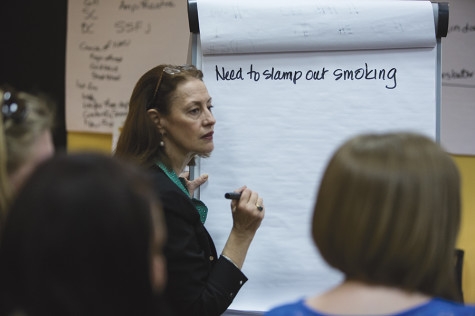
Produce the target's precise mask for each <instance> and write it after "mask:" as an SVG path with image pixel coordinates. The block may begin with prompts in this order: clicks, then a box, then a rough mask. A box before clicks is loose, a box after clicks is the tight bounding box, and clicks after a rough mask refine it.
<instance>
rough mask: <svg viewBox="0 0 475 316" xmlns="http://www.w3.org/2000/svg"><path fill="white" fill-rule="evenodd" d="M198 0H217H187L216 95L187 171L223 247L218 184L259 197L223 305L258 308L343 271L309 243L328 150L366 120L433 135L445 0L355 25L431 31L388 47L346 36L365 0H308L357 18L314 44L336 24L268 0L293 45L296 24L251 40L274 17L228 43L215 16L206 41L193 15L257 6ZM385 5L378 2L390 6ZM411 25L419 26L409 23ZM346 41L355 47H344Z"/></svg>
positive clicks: (239, 14)
mask: <svg viewBox="0 0 475 316" xmlns="http://www.w3.org/2000/svg"><path fill="white" fill-rule="evenodd" d="M299 1H305V0H299ZM204 2H207V4H206V5H208V4H209V3H210V2H213V0H206V1H205V0H201V1H189V7H188V10H189V12H188V13H189V26H190V31H191V32H192V42H193V46H192V56H193V57H192V61H193V63H194V64H195V65H196V66H197V67H198V68H201V69H203V72H204V74H205V77H204V81H205V83H206V85H207V87H208V90H209V92H210V95H211V96H212V97H213V102H215V100H216V104H215V109H214V111H215V112H214V113H215V116H216V119H217V124H216V127H215V151H214V152H213V154H212V156H211V157H210V158H207V159H202V160H201V161H199V163H198V165H197V167H196V168H195V170H193V171H194V173H203V172H204V173H208V174H209V180H208V183H206V184H205V185H203V187H202V188H201V192H200V193H199V194H200V195H201V197H202V198H203V200H204V202H205V203H206V204H207V205H208V207H209V209H210V215H209V216H208V220H207V223H206V227H207V229H208V230H209V231H210V233H211V235H212V236H213V239H214V240H215V242H216V245H217V248H218V249H222V246H223V241H225V240H226V238H227V234H228V233H229V229H230V228H231V225H232V222H231V215H230V213H229V210H228V209H229V201H225V200H224V198H223V195H224V192H227V191H231V190H233V189H235V188H237V187H239V186H240V185H243V184H246V185H248V186H249V187H250V188H251V189H253V190H256V191H257V192H259V194H260V195H261V196H263V197H264V204H265V205H266V218H265V219H264V222H263V224H262V226H261V228H260V229H259V231H258V233H257V235H256V238H255V240H254V241H253V245H251V249H250V250H249V253H248V259H247V261H246V264H245V266H244V273H246V275H248V276H249V279H250V281H249V282H248V283H247V284H246V285H245V287H244V288H243V289H242V291H241V293H239V295H238V296H237V297H236V299H235V301H234V303H233V305H231V309H232V311H228V313H238V311H239V313H244V312H249V313H259V312H263V311H265V310H267V309H269V308H270V307H272V306H274V305H276V304H278V303H282V302H288V301H290V300H295V299H298V298H301V297H302V296H305V295H314V294H316V293H318V292H321V291H324V290H326V289H328V288H329V287H331V286H332V285H335V284H337V283H338V282H340V280H341V275H340V274H339V273H338V272H337V271H334V270H332V269H331V268H330V267H328V266H326V264H325V262H324V261H323V260H322V259H321V258H320V257H318V255H317V254H315V253H316V249H315V247H314V246H313V244H312V242H311V238H310V232H309V230H310V220H311V212H312V207H313V201H314V200H315V194H316V191H317V189H318V184H319V179H320V177H321V173H322V172H323V170H324V167H325V165H326V162H327V160H328V159H329V158H330V156H331V154H332V151H333V150H334V149H336V148H337V146H338V145H339V144H340V143H341V142H342V141H343V140H344V139H345V138H347V137H349V136H351V135H353V134H355V133H359V132H361V131H375V132H379V131H389V130H398V129H408V128H409V129H412V130H415V131H418V132H421V133H425V134H427V135H428V136H430V137H432V138H433V139H435V140H437V141H438V140H439V139H440V129H439V125H440V120H439V117H440V86H441V81H440V76H441V68H440V65H441V53H440V45H441V42H440V38H441V37H445V36H446V34H447V26H448V5H447V4H445V3H433V4H431V3H427V2H425V1H424V2H425V3H421V2H420V1H413V3H414V6H417V7H421V6H424V7H423V8H422V9H424V10H423V14H424V17H425V18H427V4H428V5H429V11H430V12H429V15H430V16H429V18H430V19H431V21H429V23H428V22H427V21H425V24H424V23H422V22H421V25H403V24H401V23H399V22H398V19H397V18H396V19H395V20H394V21H395V22H394V21H393V20H392V22H391V23H392V24H391V27H392V28H389V29H388V28H385V27H386V26H387V25H384V23H383V22H385V21H383V22H382V21H381V20H378V19H375V21H371V23H370V25H364V26H363V27H362V28H361V29H364V30H365V31H364V32H366V30H369V31H372V30H376V33H375V34H374V36H375V37H378V36H379V37H381V38H383V40H384V38H385V37H386V38H388V37H390V35H394V36H395V37H396V36H399V35H400V33H405V34H406V35H407V34H409V35H411V36H412V35H413V33H414V34H416V33H417V32H416V31H417V30H418V31H420V30H419V29H418V28H419V27H420V28H421V29H422V30H424V31H423V32H422V33H424V32H426V33H427V32H430V34H429V36H428V37H425V36H422V37H421V40H422V42H424V43H423V44H420V46H417V45H419V44H414V45H416V46H411V47H409V48H406V47H402V46H397V45H398V44H397V43H396V44H395V43H393V42H397V40H396V39H394V41H393V38H391V41H388V42H389V45H392V46H390V47H389V49H386V48H384V47H383V46H381V43H372V44H371V45H374V46H372V47H370V48H366V47H364V46H361V45H360V43H359V42H358V41H355V42H351V40H352V39H353V36H354V35H355V34H356V33H358V32H359V31H360V28H359V25H357V23H356V22H354V21H357V17H359V16H365V14H366V16H376V15H374V14H369V13H368V12H370V13H373V12H372V11H371V5H370V4H369V2H365V4H364V5H365V6H363V5H362V4H361V3H363V2H364V1H355V2H346V3H348V6H344V7H340V4H341V2H338V1H329V2H327V3H326V4H325V1H319V2H318V5H317V7H312V10H314V11H315V12H316V14H320V15H319V16H318V18H319V19H322V20H324V19H328V20H326V21H327V22H328V21H329V20H331V18H332V16H333V15H334V16H335V17H338V18H339V20H343V21H346V20H345V19H343V18H342V16H341V14H347V15H345V17H348V18H349V19H354V20H352V21H353V22H351V21H350V22H348V23H347V24H345V25H342V26H341V28H340V29H339V36H346V35H348V37H346V38H344V40H343V41H341V38H338V39H337V40H335V41H334V42H330V44H328V46H325V45H326V44H323V46H321V47H319V48H318V49H315V50H312V47H310V46H311V45H312V40H311V39H312V36H315V34H317V36H315V38H320V37H324V36H325V35H327V34H328V33H329V32H330V31H331V30H330V31H327V30H325V32H322V33H321V34H320V33H319V27H328V25H327V24H328V23H326V22H325V23H323V22H322V24H321V25H320V26H314V25H310V23H307V20H304V18H308V10H299V8H294V9H292V10H290V11H289V12H287V11H286V10H285V9H287V7H285V8H284V6H287V5H291V4H288V3H286V2H285V1H278V0H275V1H274V2H275V3H274V2H273V3H272V4H273V6H272V10H274V11H273V13H275V14H278V15H279V17H280V18H281V19H280V20H278V21H279V25H274V26H275V28H276V29H277V30H275V34H280V33H278V32H279V30H280V29H286V28H287V29H292V28H293V27H295V34H298V35H296V37H297V36H300V38H299V39H297V42H298V41H300V42H298V43H297V44H295V46H298V45H301V46H298V50H297V51H296V52H294V51H292V49H294V47H295V46H294V45H293V44H285V43H287V42H286V41H288V40H290V41H292V40H293V39H292V34H290V36H287V35H288V34H286V35H285V36H287V37H285V38H284V35H283V38H282V41H276V42H277V43H275V42H271V41H269V42H266V41H265V37H263V38H259V39H258V40H255V39H251V40H247V36H246V34H252V33H256V34H257V33H260V34H262V33H266V32H269V33H272V31H274V30H271V27H270V26H272V23H275V21H277V20H276V19H270V20H271V21H267V22H268V23H267V24H265V25H264V26H261V27H260V28H256V29H255V30H252V29H251V31H249V30H244V31H243V32H246V31H247V32H249V33H244V35H241V36H237V39H236V40H232V41H229V42H227V43H224V44H223V43H221V42H219V41H218V40H220V39H222V33H221V30H220V29H219V27H220V26H223V28H224V27H226V26H227V25H218V26H216V27H215V28H214V29H212V28H211V29H212V32H215V33H213V34H211V36H210V34H209V33H208V34H207V35H208V37H207V40H206V41H202V40H203V35H204V28H202V27H203V26H206V27H207V29H206V30H207V31H208V32H209V31H210V28H209V24H208V25H200V23H201V22H203V20H200V19H199V18H203V16H211V15H213V14H214V15H215V16H217V17H218V18H220V17H221V16H224V17H225V18H227V19H228V20H227V21H226V20H225V19H224V20H223V21H225V22H223V23H229V24H232V23H240V22H241V20H245V19H246V18H248V17H251V18H252V15H253V12H254V11H253V10H254V8H255V7H252V8H248V7H245V5H244V4H242V3H243V2H246V3H250V2H249V1H241V2H239V3H238V2H232V1H231V0H229V1H227V2H226V4H224V3H223V2H221V3H220V4H218V5H225V6H226V5H229V7H228V8H230V9H231V10H234V11H233V13H232V14H231V15H230V16H229V15H226V14H227V12H225V10H224V9H223V8H218V9H216V10H206V8H205V6H201V7H200V4H203V3H204ZM231 2H232V4H230V3H231ZM297 2H298V1H297ZM396 2H401V3H402V2H403V1H387V3H388V5H395V6H398V4H396ZM416 2H419V3H417V4H416ZM262 3H263V2H259V4H257V3H254V4H252V5H253V6H254V5H256V6H259V5H261V6H262ZM264 3H265V2H264ZM277 3H278V5H277ZM307 3H309V2H308V1H307ZM322 3H323V4H322ZM270 5H271V3H269V9H271V8H270ZM319 5H320V6H319ZM374 5H375V6H376V5H383V4H381V2H378V4H376V2H374ZM281 6H282V9H281V10H280V11H279V8H281ZM200 8H201V9H200ZM276 8H277V9H276ZM225 9H227V8H225ZM257 9H262V7H260V8H257ZM257 9H256V10H257ZM276 10H277V11H276ZM349 11H351V12H349ZM390 11H391V10H385V14H389V13H388V12H390ZM198 12H199V13H200V15H202V16H201V17H199V16H198ZM342 12H343V13H342ZM265 13H266V12H264V14H263V15H266V14H265ZM206 14H208V15H206ZM411 14H412V13H411ZM296 16H297V20H296V22H294V23H293V24H292V27H286V24H285V22H286V21H287V20H291V19H294V18H295V17H296ZM301 16H302V19H301V20H300V18H301ZM229 17H231V18H229ZM432 18H433V19H432ZM263 19H264V18H263ZM284 20H285V21H284ZM315 20H317V21H318V19H317V18H315ZM200 21H201V22H200ZM253 21H255V20H253ZM414 21H416V22H415V23H414V24H418V21H419V20H418V18H417V17H415V18H414ZM204 22H207V21H204ZM422 24H424V25H422ZM413 27H414V28H415V29H417V30H416V31H413ZM200 29H201V32H200ZM292 30H294V29H292ZM380 30H389V31H390V32H392V33H389V35H388V34H386V33H385V31H380ZM378 31H380V32H379V33H378ZM364 32H363V33H364ZM257 35H259V34H257ZM356 35H357V34H356ZM422 35H425V34H422ZM200 37H201V38H200ZM220 37H221V38H220ZM209 39H210V41H212V43H211V44H210V42H208V40H209ZM215 39H216V41H214V40H215ZM309 39H310V40H309ZM253 40H254V41H253ZM411 40H412V39H411ZM417 40H419V39H417ZM345 41H347V42H348V43H350V44H351V49H349V50H346V51H345V52H342V53H340V51H339V48H340V47H341V45H342V44H343V45H344V44H346V42H345ZM282 43H284V44H282ZM279 45H280V46H279ZM411 45H412V44H411ZM263 46H265V48H262V47H263ZM277 46H279V47H278V48H276V49H275V50H271V51H270V52H269V51H265V49H268V47H277ZM345 49H346V48H345ZM376 51H377V52H378V53H376ZM380 51H382V52H380ZM349 52H350V53H349ZM399 54H404V56H409V59H410V60H406V58H400V57H398V56H399ZM204 56H205V57H204ZM375 56H376V57H375ZM412 58H413V59H414V60H411V59H412ZM419 68H421V69H419ZM427 74H429V77H430V78H428V77H427ZM409 79H410V80H414V83H417V84H420V89H419V88H413V87H411V86H412V83H413V82H411V81H410V80H409ZM327 91H328V92H327ZM401 91H402V92H404V93H401ZM406 94H407V95H406ZM353 95H355V96H356V97H354V98H352V96H353ZM333 96H335V98H333ZM386 103H388V104H390V105H388V106H386ZM419 105H420V106H419ZM342 194H343V193H342Z"/></svg>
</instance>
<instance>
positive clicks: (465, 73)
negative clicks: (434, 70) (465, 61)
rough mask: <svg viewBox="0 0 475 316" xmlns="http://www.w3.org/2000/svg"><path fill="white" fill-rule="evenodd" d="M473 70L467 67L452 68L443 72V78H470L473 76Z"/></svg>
mask: <svg viewBox="0 0 475 316" xmlns="http://www.w3.org/2000/svg"><path fill="white" fill-rule="evenodd" d="M473 73H474V72H473V71H470V70H467V69H464V68H462V69H460V70H454V69H452V70H450V71H447V72H443V73H442V80H451V79H470V78H473Z"/></svg>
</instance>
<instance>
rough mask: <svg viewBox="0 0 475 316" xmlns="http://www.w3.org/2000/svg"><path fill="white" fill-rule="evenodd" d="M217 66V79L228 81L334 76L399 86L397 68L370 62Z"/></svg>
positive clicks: (324, 77)
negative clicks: (356, 64)
mask: <svg viewBox="0 0 475 316" xmlns="http://www.w3.org/2000/svg"><path fill="white" fill-rule="evenodd" d="M215 67H216V68H215V69H216V81H220V80H221V81H227V80H244V79H245V78H248V79H249V80H253V81H260V80H288V81H290V82H292V83H293V84H297V82H298V81H299V80H307V81H310V80H325V79H331V78H333V79H334V80H335V81H339V80H343V81H345V80H351V81H354V80H356V81H358V80H379V81H384V82H387V84H386V85H385V87H386V89H394V88H396V87H397V78H396V75H397V69H396V68H390V69H377V68H372V67H370V66H368V63H365V64H364V66H362V67H360V68H356V69H341V68H337V69H333V70H330V69H326V68H325V67H323V68H321V69H318V70H312V69H310V70H308V71H300V70H291V71H288V70H280V69H276V68H275V67H272V68H270V69H265V70H264V71H262V72H260V71H257V70H255V69H254V66H253V65H252V64H251V65H250V67H249V71H247V72H243V69H242V67H240V68H238V69H226V68H225V67H218V65H216V66H215Z"/></svg>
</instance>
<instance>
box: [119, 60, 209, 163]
mask: <svg viewBox="0 0 475 316" xmlns="http://www.w3.org/2000/svg"><path fill="white" fill-rule="evenodd" d="M193 78H194V79H199V80H202V79H203V73H202V72H201V70H198V69H197V68H195V67H194V66H192V65H185V66H174V65H165V64H164V65H158V66H156V67H154V68H152V69H150V70H149V71H147V72H146V73H145V74H143V75H142V77H141V78H140V79H139V80H138V82H137V83H136V85H135V88H134V90H133V92H132V96H131V97H130V102H129V112H128V114H127V117H126V119H125V123H124V126H123V128H122V131H121V133H120V136H119V140H118V142H117V146H116V149H115V155H116V156H118V157H120V158H123V159H127V160H131V161H134V162H135V163H137V164H139V165H141V166H143V167H150V166H152V165H153V164H155V163H156V162H157V160H160V161H162V162H163V163H165V164H166V165H169V161H168V157H167V156H166V154H165V151H164V148H163V147H161V146H160V145H159V144H160V142H161V141H162V135H161V134H160V132H159V130H158V128H157V126H156V125H155V124H154V123H153V121H152V120H151V119H150V117H149V115H148V113H147V110H149V109H156V110H157V111H158V112H159V113H160V114H161V115H164V116H167V115H168V114H169V113H170V108H171V104H172V100H173V98H174V96H175V91H176V89H177V87H178V85H179V84H180V83H181V82H184V81H186V80H190V79H193Z"/></svg>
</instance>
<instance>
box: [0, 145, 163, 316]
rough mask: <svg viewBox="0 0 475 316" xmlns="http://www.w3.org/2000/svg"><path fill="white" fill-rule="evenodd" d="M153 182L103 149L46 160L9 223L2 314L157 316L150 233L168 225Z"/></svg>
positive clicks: (0, 275)
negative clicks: (152, 315)
mask: <svg viewBox="0 0 475 316" xmlns="http://www.w3.org/2000/svg"><path fill="white" fill-rule="evenodd" d="M149 180H150V179H149V178H148V176H147V175H146V174H144V173H142V171H140V170H138V169H136V168H135V167H134V166H132V165H128V164H125V163H122V162H120V161H118V160H117V159H113V158H111V157H108V156H105V155H104V156H102V155H99V154H73V155H68V156H67V155H58V156H56V157H53V158H51V159H49V160H47V161H46V162H44V163H42V164H40V165H39V166H38V167H37V168H36V170H35V171H34V172H33V174H32V175H31V176H30V177H29V179H28V180H27V182H26V183H25V186H24V187H23V188H22V189H21V190H20V192H19V194H18V196H17V198H16V200H15V202H14V203H13V204H12V207H11V212H10V213H9V215H8V219H7V221H6V226H5V231H4V234H3V238H2V241H1V244H0V279H1V280H2V282H1V284H0V314H1V315H7V314H8V315H10V314H9V313H8V312H12V311H13V310H23V311H24V312H25V313H26V314H27V315H151V314H152V310H153V308H154V307H153V305H154V300H155V294H154V292H153V289H152V284H151V276H150V271H151V270H150V269H151V258H150V255H151V252H152V251H154V252H155V251H159V250H160V249H152V245H153V244H152V238H153V234H154V233H155V230H156V229H161V230H163V229H165V226H164V222H163V219H162V218H161V206H160V204H159V202H158V200H157V198H156V192H155V191H154V189H153V187H152V183H151V182H150V181H149ZM153 205H157V206H158V207H152V206H153ZM153 212H157V213H156V214H157V215H159V216H153ZM157 221H159V222H158V223H157Z"/></svg>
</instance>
